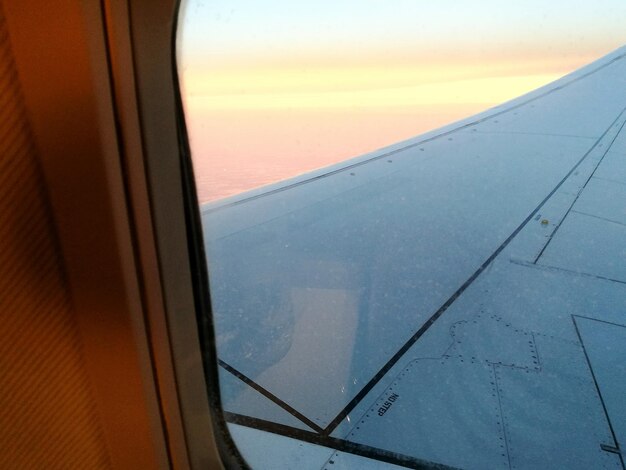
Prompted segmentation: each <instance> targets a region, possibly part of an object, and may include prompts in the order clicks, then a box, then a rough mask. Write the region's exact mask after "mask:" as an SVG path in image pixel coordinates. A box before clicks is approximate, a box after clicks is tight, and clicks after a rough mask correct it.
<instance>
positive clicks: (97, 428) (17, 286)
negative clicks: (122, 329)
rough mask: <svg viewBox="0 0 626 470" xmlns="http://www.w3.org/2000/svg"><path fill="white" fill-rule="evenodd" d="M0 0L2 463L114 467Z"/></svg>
mask: <svg viewBox="0 0 626 470" xmlns="http://www.w3.org/2000/svg"><path fill="white" fill-rule="evenodd" d="M2 7H3V5H2V2H0V468H108V467H110V458H109V452H108V450H107V446H106V442H105V439H104V434H103V432H102V426H101V423H100V420H99V416H98V413H97V410H96V405H95V402H94V398H93V393H92V390H91V389H90V382H89V376H88V371H87V370H86V366H85V362H84V358H83V353H82V346H81V340H80V335H79V330H78V326H77V322H76V317H75V314H74V312H73V309H72V304H71V297H70V293H69V289H68V286H67V283H66V282H65V279H64V270H63V263H62V259H61V257H60V254H59V250H58V246H57V242H56V235H55V228H54V224H53V220H52V214H51V211H50V208H49V205H48V198H47V195H46V191H45V184H44V181H43V175H42V172H41V169H40V167H39V163H38V156H37V149H36V145H35V143H34V141H33V138H32V134H31V131H30V128H29V123H28V119H27V115H26V110H25V106H24V102H23V99H22V95H21V92H20V87H19V80H18V77H17V71H16V67H15V64H14V60H13V57H12V52H11V45H10V38H9V36H8V33H7V28H6V24H5V18H4V14H3V10H2Z"/></svg>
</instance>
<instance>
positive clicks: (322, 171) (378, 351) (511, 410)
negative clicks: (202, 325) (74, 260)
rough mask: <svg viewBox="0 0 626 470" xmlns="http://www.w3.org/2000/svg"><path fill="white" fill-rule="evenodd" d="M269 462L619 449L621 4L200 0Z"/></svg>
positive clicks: (204, 93)
mask: <svg viewBox="0 0 626 470" xmlns="http://www.w3.org/2000/svg"><path fill="white" fill-rule="evenodd" d="M181 11H182V13H181V18H180V33H179V43H178V70H179V75H180V78H181V86H182V94H183V99H184V106H185V114H186V122H187V126H188V133H189V139H190V146H191V150H192V159H193V164H194V172H195V177H196V184H197V189H198V196H199V204H200V207H201V213H202V223H203V229H204V237H205V248H206V253H207V263H208V267H209V277H210V291H211V299H212V310H213V312H212V314H213V320H214V324H215V328H216V337H217V350H218V356H219V366H220V389H221V395H222V401H223V406H224V412H225V416H226V419H227V421H228V423H229V430H230V432H231V434H232V436H233V438H234V439H235V442H236V443H237V445H238V446H239V449H240V451H241V452H242V455H243V456H244V458H246V460H247V461H248V463H249V464H250V465H251V466H252V467H254V468H294V467H297V466H301V465H304V466H305V467H306V468H351V467H354V468H363V467H365V468H368V467H371V468H378V467H379V466H381V465H388V466H394V465H395V466H408V467H412V468H423V467H426V468H428V467H436V468H448V467H451V468H585V469H588V468H615V469H623V468H624V454H623V452H624V450H623V449H624V448H626V400H625V399H624V397H626V360H624V358H626V251H624V247H625V246H626V211H625V210H624V207H626V206H625V204H624V201H626V131H624V130H623V128H624V124H625V122H626V93H625V92H624V90H626V48H625V47H623V45H624V44H625V43H626V30H625V29H624V27H623V25H624V24H626V4H625V3H624V2H623V1H622V0H601V1H596V2H592V3H591V2H578V1H565V0H559V1H553V2H543V1H539V0H531V1H527V2H500V1H495V0H494V1H479V2H458V1H451V0H450V1H448V0H443V1H438V2H422V1H409V0H397V1H388V2H381V1H375V0H360V1H355V0H341V1H333V2H281V1H272V2H268V1H243V0H231V1H200V0H188V1H186V2H184V4H183V8H182V10H181Z"/></svg>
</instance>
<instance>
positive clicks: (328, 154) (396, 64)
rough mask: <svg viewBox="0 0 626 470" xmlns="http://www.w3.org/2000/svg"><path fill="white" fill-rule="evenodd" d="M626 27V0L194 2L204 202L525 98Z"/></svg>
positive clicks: (189, 102) (190, 5) (606, 48)
mask: <svg viewBox="0 0 626 470" xmlns="http://www.w3.org/2000/svg"><path fill="white" fill-rule="evenodd" d="M624 24H626V1H624V0H596V1H594V2H589V1H565V0H551V1H545V0H541V1H540V0H524V1H521V0H516V1H513V0H508V1H507V0H499V1H495V0H486V1H481V0H474V1H463V0H437V1H435V0H429V1H421V0H412V1H409V0H317V1H315V2H303V1H294V0H291V1H276V0H275V1H265V0H215V1H210V0H203V1H198V0H186V1H185V2H184V3H183V7H182V9H181V17H180V23H179V31H178V45H177V49H178V57H177V60H178V67H179V75H180V77H181V83H182V93H183V99H184V103H185V113H186V120H187V126H188V131H189V136H190V144H191V149H192V158H193V160H194V171H195V173H196V180H197V185H198V193H199V198H200V202H207V201H211V200H215V199H220V198H223V197H226V196H229V195H233V194H236V193H238V192H241V191H245V190H248V189H251V188H254V187H256V186H260V185H263V184H267V183H271V182H274V181H278V180H281V179H284V178H288V177H290V176H295V175H297V174H300V173H303V172H306V171H310V170H313V169H316V168H320V167H323V166H326V165H329V164H332V163H336V162H338V161H342V160H345V159H347V158H351V157H355V156H358V155H360V154H363V153H366V152H369V151H372V150H375V149H378V148H381V147H384V146H386V145H390V144H392V143H395V142H398V141H401V140H405V139H407V138H410V137H413V136H415V135H418V134H421V133H423V132H425V131H427V130H431V129H435V128H437V127H440V126H442V125H444V124H447V123H449V122H453V121H456V120H458V119H461V118H464V117H467V116H469V115H472V114H475V113H476V112H479V111H482V110H484V109H487V108H489V107H492V106H494V105H497V104H500V103H502V102H504V101H507V100H509V99H512V98H514V97H517V96H519V95H521V94H524V93H526V92H528V91H531V90H533V89H535V88H538V87H539V86H542V85H544V84H546V83H549V82H551V81H553V80H556V79H557V78H559V77H561V76H563V75H565V74H567V73H569V72H571V71H573V70H575V69H577V68H578V67H580V66H582V65H585V64H587V63H589V62H591V61H593V60H595V59H597V58H599V57H601V56H603V55H605V54H607V53H609V52H611V51H612V50H614V49H616V48H618V47H620V46H622V45H624V44H626V28H624Z"/></svg>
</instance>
